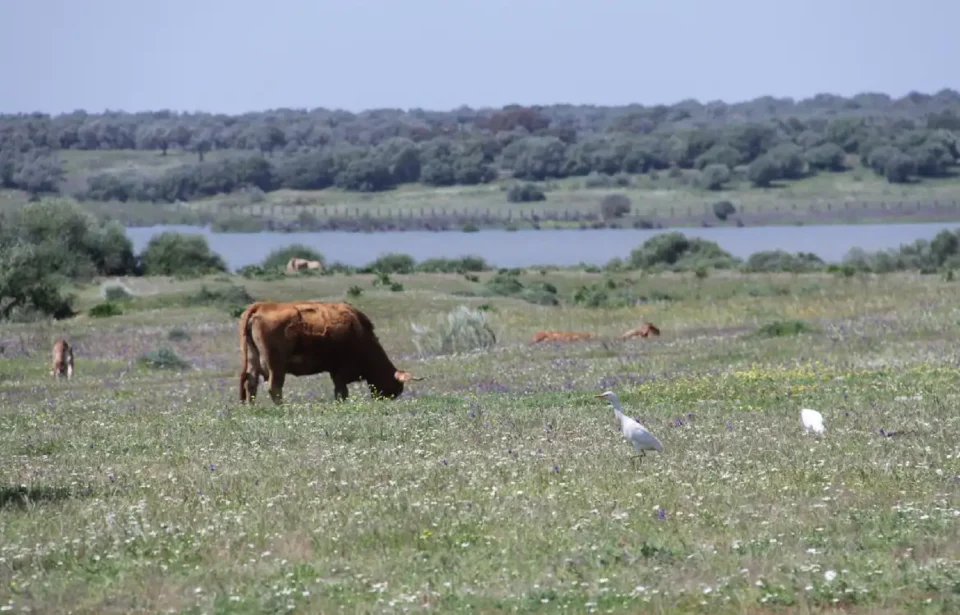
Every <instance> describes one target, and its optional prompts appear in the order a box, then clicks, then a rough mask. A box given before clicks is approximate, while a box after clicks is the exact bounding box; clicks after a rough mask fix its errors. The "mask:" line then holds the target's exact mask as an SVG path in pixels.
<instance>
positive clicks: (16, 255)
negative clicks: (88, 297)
mask: <svg viewBox="0 0 960 615" xmlns="http://www.w3.org/2000/svg"><path fill="white" fill-rule="evenodd" d="M3 222H4V221H3V220H0V320H11V319H15V320H22V319H24V318H32V317H33V316H36V315H40V316H47V317H49V316H52V317H54V318H67V317H69V316H73V314H74V311H73V306H72V304H73V300H74V298H73V297H72V296H70V295H64V294H63V292H62V290H61V289H62V287H63V283H64V281H65V280H64V276H63V275H61V274H59V273H57V272H55V271H51V270H50V268H49V264H50V261H49V259H48V258H46V257H45V256H44V255H42V254H40V252H39V250H38V247H37V246H36V245H34V244H31V243H27V242H26V241H24V240H23V239H21V238H19V237H17V236H16V235H15V233H13V232H10V229H9V228H8V227H6V226H4V224H3Z"/></svg>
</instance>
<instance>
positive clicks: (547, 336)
mask: <svg viewBox="0 0 960 615" xmlns="http://www.w3.org/2000/svg"><path fill="white" fill-rule="evenodd" d="M592 337H593V334H592V333H577V332H576V331H537V332H536V333H535V334H534V336H533V339H532V340H530V343H531V344H538V343H540V342H575V341H577V340H588V339H591V338H592Z"/></svg>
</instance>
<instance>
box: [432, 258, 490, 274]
mask: <svg viewBox="0 0 960 615" xmlns="http://www.w3.org/2000/svg"><path fill="white" fill-rule="evenodd" d="M489 269H490V265H488V264H487V261H486V260H484V259H483V257H482V256H461V257H460V258H428V259H426V260H424V261H420V262H419V263H418V264H417V271H420V272H423V273H463V272H467V271H488V270H489Z"/></svg>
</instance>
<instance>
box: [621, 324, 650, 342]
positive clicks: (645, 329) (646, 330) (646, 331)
mask: <svg viewBox="0 0 960 615" xmlns="http://www.w3.org/2000/svg"><path fill="white" fill-rule="evenodd" d="M658 335H660V329H658V328H657V326H656V325H654V324H653V323H652V322H645V323H643V326H642V327H640V328H639V329H630V330H629V331H627V332H626V333H624V334H623V335H621V336H620V339H624V340H625V339H628V338H631V337H657V336H658Z"/></svg>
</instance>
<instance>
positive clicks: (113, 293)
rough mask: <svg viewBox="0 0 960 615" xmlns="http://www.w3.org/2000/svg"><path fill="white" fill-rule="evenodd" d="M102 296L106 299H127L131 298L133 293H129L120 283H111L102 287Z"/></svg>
mask: <svg viewBox="0 0 960 615" xmlns="http://www.w3.org/2000/svg"><path fill="white" fill-rule="evenodd" d="M103 298H104V299H106V300H107V301H129V300H130V299H133V293H131V292H130V291H129V290H128V289H127V288H126V287H125V286H122V285H120V284H112V285H110V286H105V287H104V289H103Z"/></svg>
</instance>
